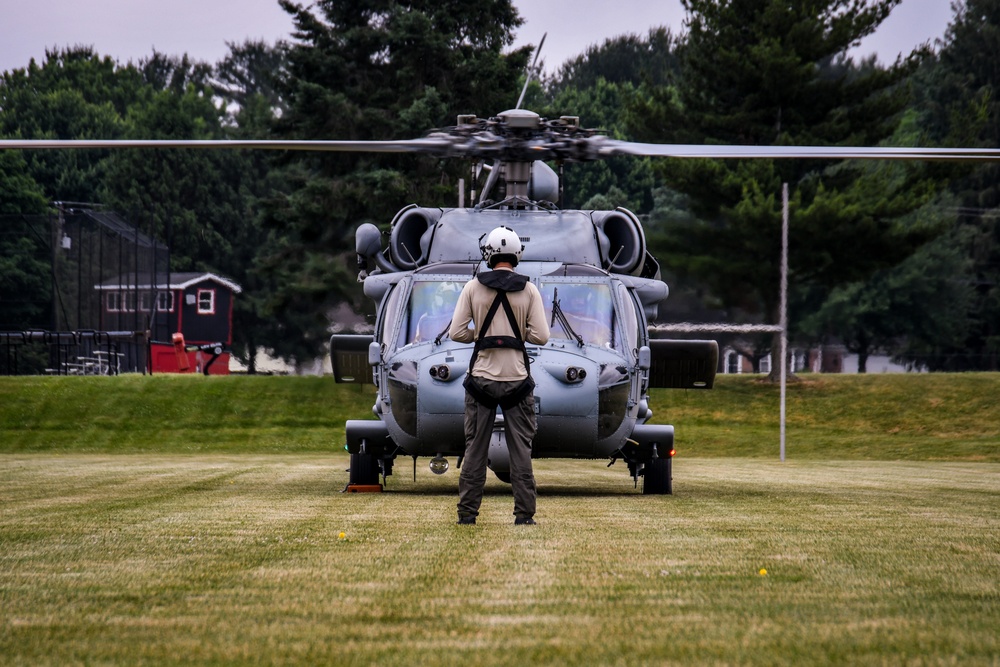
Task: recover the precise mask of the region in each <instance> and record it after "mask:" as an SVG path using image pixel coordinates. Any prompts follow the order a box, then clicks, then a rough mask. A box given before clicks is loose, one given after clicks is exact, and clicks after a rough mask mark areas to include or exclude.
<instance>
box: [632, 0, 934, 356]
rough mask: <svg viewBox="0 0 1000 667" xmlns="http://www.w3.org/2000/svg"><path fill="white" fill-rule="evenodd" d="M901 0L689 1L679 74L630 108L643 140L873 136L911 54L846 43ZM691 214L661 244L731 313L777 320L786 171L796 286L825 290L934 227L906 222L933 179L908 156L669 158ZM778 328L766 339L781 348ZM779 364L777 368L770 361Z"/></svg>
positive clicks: (893, 113)
mask: <svg viewBox="0 0 1000 667" xmlns="http://www.w3.org/2000/svg"><path fill="white" fill-rule="evenodd" d="M896 4H898V0H877V1H869V0H849V1H848V0H796V1H794V2H787V1H786V0H768V1H766V2H759V1H757V0H731V1H729V2H723V3H717V2H712V1H709V0H684V5H685V8H686V9H687V11H688V18H687V21H686V27H687V31H688V32H687V34H686V36H685V38H684V40H683V42H682V44H681V45H680V46H679V47H678V57H679V60H680V74H679V75H678V77H677V79H676V82H675V85H674V86H672V87H667V86H649V87H646V88H645V89H644V90H641V91H640V95H638V96H637V97H636V98H635V99H636V102H635V103H634V104H633V105H632V107H631V108H630V112H629V113H630V125H631V127H632V128H633V129H634V130H635V132H636V133H637V134H638V135H639V136H640V138H644V139H646V140H652V141H675V142H689V143H732V144H742V145H811V144H817V145H857V144H866V145H872V144H877V143H879V142H881V141H883V140H885V139H887V138H888V137H890V136H891V135H892V133H893V131H894V129H895V128H896V126H897V124H898V122H899V118H900V113H901V112H902V111H903V109H904V108H905V104H906V102H907V99H908V98H907V88H906V86H905V81H906V77H907V76H908V75H909V74H910V73H911V72H912V71H913V69H914V68H915V67H916V65H917V63H918V61H919V54H918V53H915V54H913V55H911V57H910V58H908V59H906V60H899V61H897V62H896V63H895V64H894V65H892V66H891V67H889V68H885V69H883V68H881V67H879V66H878V65H877V64H876V63H875V61H874V59H870V60H867V61H864V62H862V63H860V64H855V63H854V62H853V61H852V60H850V59H848V58H847V57H846V56H845V55H844V54H845V53H846V50H847V49H848V48H849V47H850V46H851V45H853V44H855V43H856V42H857V41H858V40H860V39H861V38H863V37H865V36H866V35H869V34H871V32H872V31H874V30H875V28H876V27H877V26H878V25H879V23H880V22H881V21H882V20H883V19H884V18H885V17H886V16H888V13H889V11H890V10H891V9H892V7H893V6H895V5H896ZM657 166H658V173H659V174H660V176H661V177H662V178H663V179H664V181H665V182H666V183H668V184H669V185H670V186H671V187H673V188H676V189H677V190H679V191H680V192H682V193H684V194H685V195H687V196H688V197H689V201H690V204H691V208H692V211H693V212H694V213H695V215H696V218H695V219H693V220H687V221H683V220H682V221H680V223H679V224H678V225H677V226H676V227H674V228H672V229H670V230H669V231H668V233H666V234H664V235H663V237H662V238H663V245H662V246H661V247H660V248H659V249H658V250H659V251H660V252H661V253H663V254H664V255H665V258H666V263H667V264H670V265H672V266H674V267H675V268H676V269H677V270H678V271H679V272H680V273H681V274H684V275H689V276H692V277H694V278H696V279H698V280H700V281H702V282H704V284H706V285H707V286H708V287H709V289H710V290H711V292H712V293H713V294H714V295H716V296H717V297H718V298H719V299H720V300H721V302H722V303H723V304H724V306H725V307H726V308H727V309H729V310H730V317H732V318H734V319H736V318H748V319H766V320H768V321H769V322H777V321H778V282H779V266H778V265H779V262H778V254H779V248H780V241H779V238H780V221H781V198H780V191H781V184H782V183H783V182H787V183H790V184H791V187H792V192H793V194H792V201H791V215H792V217H791V229H792V232H791V236H792V239H793V242H792V244H791V254H790V263H791V265H790V271H791V281H792V284H793V285H799V286H808V285H819V286H821V287H822V288H823V289H827V290H829V289H831V288H833V287H835V286H837V285H840V284H844V283H846V282H850V281H857V280H861V279H863V278H864V277H866V276H868V275H870V274H871V273H872V272H874V271H876V270H878V269H881V268H885V267H888V266H892V265H894V264H896V263H898V262H899V261H901V260H902V259H903V258H905V257H907V256H908V255H910V254H911V253H912V252H913V251H914V250H915V249H916V248H917V247H919V246H920V245H921V244H922V243H924V242H925V241H927V240H928V239H929V238H932V237H933V236H934V235H935V233H936V232H937V230H936V229H933V228H930V229H929V228H927V227H926V226H913V225H907V224H904V223H902V222H900V220H899V219H900V216H902V215H903V214H905V213H906V212H908V211H910V210H913V209H914V208H916V207H917V206H919V205H921V204H922V203H924V202H925V201H926V200H927V199H928V197H929V192H930V186H929V184H928V183H926V182H923V181H922V180H921V179H920V178H919V177H918V174H917V173H916V172H913V171H912V170H911V169H909V168H907V167H901V166H897V167H893V168H886V167H873V166H872V165H869V164H861V163H857V164H852V163H842V164H838V165H834V166H827V165H826V164H824V163H820V162H817V161H802V160H799V161H791V160H788V161H773V162H772V161H766V160H753V161H731V160H727V161H719V160H690V161H682V160H673V161H663V162H660V163H659V164H658V165H657ZM777 338H778V336H777V335H775V337H774V340H773V343H772V349H774V348H775V347H776V344H777ZM774 368H775V372H776V371H777V369H779V368H780V366H779V365H778V364H775V365H774Z"/></svg>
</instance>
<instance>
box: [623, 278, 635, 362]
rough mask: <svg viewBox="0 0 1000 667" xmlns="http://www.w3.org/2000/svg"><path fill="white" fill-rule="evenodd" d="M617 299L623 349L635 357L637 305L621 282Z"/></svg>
mask: <svg viewBox="0 0 1000 667" xmlns="http://www.w3.org/2000/svg"><path fill="white" fill-rule="evenodd" d="M618 300H619V301H620V302H621V308H622V329H623V330H624V332H625V349H626V350H627V351H628V352H631V353H632V356H633V357H635V356H636V355H638V351H639V337H640V332H639V314H638V312H637V309H638V306H637V305H636V303H635V300H634V299H633V298H632V295H631V294H629V293H628V288H627V287H625V285H622V284H621V283H619V284H618Z"/></svg>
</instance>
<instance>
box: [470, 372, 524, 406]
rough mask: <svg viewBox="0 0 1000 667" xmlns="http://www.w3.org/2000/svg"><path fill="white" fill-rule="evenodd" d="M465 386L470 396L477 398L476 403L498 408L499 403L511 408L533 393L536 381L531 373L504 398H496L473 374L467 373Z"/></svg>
mask: <svg viewBox="0 0 1000 667" xmlns="http://www.w3.org/2000/svg"><path fill="white" fill-rule="evenodd" d="M462 386H463V387H465V391H467V392H469V396H472V398H473V399H475V401H476V403H479V404H480V405H483V406H485V407H487V408H490V409H493V410H496V408H497V406H498V405H499V406H500V408H501V409H502V410H510V409H511V408H513V407H514V406H515V405H517V404H518V403H520V402H521V401H523V400H524V399H525V398H527V397H528V396H530V395H531V392H532V391H534V389H535V381H534V380H533V379H532V378H531V376H530V375H529V376H528V377H526V378H524V380H522V381H521V384H520V385H518V387H517V389H515V390H514V391H512V392H511V393H509V394H507V395H506V396H504V397H503V398H494V397H493V396H490V395H489V394H488V393H486V391H485V390H483V388H482V387H480V386H479V383H478V382H476V378H475V377H473V376H472V375H466V376H465V381H464V382H463V383H462Z"/></svg>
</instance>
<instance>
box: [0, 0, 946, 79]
mask: <svg viewBox="0 0 1000 667" xmlns="http://www.w3.org/2000/svg"><path fill="white" fill-rule="evenodd" d="M514 4H515V5H516V6H517V7H518V9H519V11H520V13H521V15H522V17H524V18H525V20H526V23H525V25H523V26H522V27H521V29H520V30H519V31H518V34H517V39H516V42H515V43H516V44H517V45H522V44H538V42H539V40H540V39H541V37H542V34H543V33H546V32H547V33H548V38H547V39H546V42H545V47H544V49H543V51H542V58H543V60H545V63H546V69H548V70H549V71H552V70H554V69H557V68H558V66H559V65H561V64H562V63H563V62H565V61H566V60H567V59H568V58H571V57H573V56H575V55H578V54H580V53H582V52H583V51H584V49H586V47H587V46H588V45H590V44H599V43H601V42H603V41H604V40H605V39H606V38H608V37H613V36H616V35H620V34H623V33H635V34H639V35H645V34H646V33H647V32H648V30H649V28H650V27H653V26H658V25H666V26H668V27H669V28H670V29H671V30H672V31H673V32H674V33H679V32H681V31H682V29H683V19H684V12H683V10H682V9H681V4H680V0H613V1H608V0H515V2H514ZM950 4H951V3H950V1H949V0H903V2H902V3H901V4H900V5H899V6H898V7H896V9H895V10H893V13H892V15H891V16H890V17H889V18H888V19H887V20H886V21H885V23H883V24H882V26H881V27H880V29H879V30H878V32H877V33H876V34H875V35H873V36H872V37H871V38H869V39H868V40H867V41H866V42H865V43H864V44H862V46H861V48H860V49H859V52H858V53H859V55H864V54H868V53H872V52H876V53H878V55H879V59H880V60H882V61H883V62H886V63H888V62H891V61H893V60H895V57H896V55H897V54H899V53H904V54H906V53H909V52H910V51H911V50H912V49H913V47H915V46H917V45H918V44H921V43H923V42H926V41H928V40H929V41H931V42H932V44H933V40H935V39H937V38H940V37H941V36H942V35H943V34H944V30H945V28H946V27H947V25H948V22H949V21H950V20H951V18H952V12H951V8H950ZM291 28H292V23H291V20H290V19H289V17H288V15H287V14H285V13H284V12H283V11H282V10H281V8H280V7H279V6H278V2H277V0H3V9H2V11H0V71H8V70H11V69H14V68H18V67H25V66H27V64H28V62H29V61H30V59H31V58H35V59H36V60H38V61H39V62H41V61H42V60H43V59H44V57H45V49H46V48H52V47H65V46H73V45H77V44H82V45H88V46H93V47H94V48H95V49H96V50H97V52H98V53H99V54H101V55H108V56H111V57H112V58H114V59H116V60H118V61H120V62H127V61H129V60H138V59H140V58H142V57H144V56H148V55H150V54H151V53H152V52H153V49H154V48H155V49H156V50H157V51H160V52H162V53H166V54H168V55H181V54H183V53H187V54H188V55H190V56H191V57H192V58H194V59H196V60H205V61H208V62H210V63H215V62H217V61H218V60H221V59H222V58H223V57H224V56H225V55H226V53H227V51H228V49H227V48H226V42H236V43H240V42H243V41H244V40H245V39H247V38H263V39H265V40H267V41H268V42H273V41H275V40H277V39H281V38H287V37H288V36H289V33H290V32H291Z"/></svg>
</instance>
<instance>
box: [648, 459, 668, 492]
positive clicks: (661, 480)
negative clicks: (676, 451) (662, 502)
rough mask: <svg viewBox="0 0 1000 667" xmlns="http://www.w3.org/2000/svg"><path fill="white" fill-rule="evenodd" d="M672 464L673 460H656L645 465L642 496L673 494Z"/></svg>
mask: <svg viewBox="0 0 1000 667" xmlns="http://www.w3.org/2000/svg"><path fill="white" fill-rule="evenodd" d="M672 463H673V459H670V458H657V459H653V460H652V461H650V462H649V463H647V464H646V465H645V467H644V470H643V475H642V493H643V495H670V494H673V492H674V482H673V476H672V474H671V468H672Z"/></svg>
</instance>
